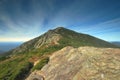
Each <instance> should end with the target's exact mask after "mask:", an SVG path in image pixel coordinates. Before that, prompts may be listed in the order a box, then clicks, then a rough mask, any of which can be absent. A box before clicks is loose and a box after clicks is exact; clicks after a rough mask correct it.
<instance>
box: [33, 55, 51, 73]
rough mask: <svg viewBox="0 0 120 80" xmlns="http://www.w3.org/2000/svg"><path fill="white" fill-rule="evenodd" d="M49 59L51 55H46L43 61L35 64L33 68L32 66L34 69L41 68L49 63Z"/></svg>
mask: <svg viewBox="0 0 120 80" xmlns="http://www.w3.org/2000/svg"><path fill="white" fill-rule="evenodd" d="M48 61H49V57H46V58H44V59H42V60H41V61H39V63H37V65H35V66H34V67H33V68H32V71H34V70H40V69H41V68H42V67H43V66H44V65H45V64H47V63H48Z"/></svg>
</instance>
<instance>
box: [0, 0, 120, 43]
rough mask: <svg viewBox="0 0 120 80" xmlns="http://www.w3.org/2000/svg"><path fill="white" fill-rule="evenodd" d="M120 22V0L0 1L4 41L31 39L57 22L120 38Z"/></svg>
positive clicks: (105, 37)
mask: <svg viewBox="0 0 120 80" xmlns="http://www.w3.org/2000/svg"><path fill="white" fill-rule="evenodd" d="M119 25H120V1H119V0H92V1H91V0H1V1H0V34H2V35H0V41H7V40H11V41H12V40H13V41H27V40H29V39H32V38H34V37H36V36H39V35H41V34H43V33H44V32H46V31H47V30H49V29H53V28H56V27H57V26H63V27H66V28H69V29H73V30H75V31H77V32H82V33H86V34H91V35H93V36H96V37H99V38H101V39H104V40H107V41H112V40H116V41H117V40H119V41H120V38H118V34H119V32H120V27H119ZM108 34H110V35H112V38H110V37H111V36H110V35H108ZM8 38H9V39H8Z"/></svg>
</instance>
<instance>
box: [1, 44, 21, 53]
mask: <svg viewBox="0 0 120 80" xmlns="http://www.w3.org/2000/svg"><path fill="white" fill-rule="evenodd" d="M22 43H23V42H0V53H1V52H7V51H9V50H11V49H14V48H16V47H18V46H20V45H21V44H22Z"/></svg>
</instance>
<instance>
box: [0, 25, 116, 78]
mask: <svg viewBox="0 0 120 80" xmlns="http://www.w3.org/2000/svg"><path fill="white" fill-rule="evenodd" d="M67 46H72V47H74V48H78V47H83V46H89V47H102V48H118V47H117V46H115V45H113V44H111V43H108V42H106V41H103V40H101V39H98V38H95V37H93V36H90V35H87V34H82V33H78V32H75V31H72V30H69V29H66V28H63V27H59V28H56V29H53V30H49V31H48V32H46V33H44V34H42V35H41V36H39V37H37V38H34V39H32V40H30V41H28V42H25V43H23V44H22V45H21V46H19V47H17V48H15V49H13V50H11V51H9V52H8V53H6V54H7V56H3V57H0V62H1V63H0V67H1V68H2V69H1V70H0V79H4V80H6V79H7V80H24V79H25V78H26V75H28V74H30V73H32V72H33V71H35V70H40V69H42V67H43V66H45V65H46V64H47V63H49V60H50V59H49V58H50V56H51V55H52V54H53V53H54V52H56V51H58V50H61V49H62V48H64V47H67ZM8 65H9V66H8Z"/></svg>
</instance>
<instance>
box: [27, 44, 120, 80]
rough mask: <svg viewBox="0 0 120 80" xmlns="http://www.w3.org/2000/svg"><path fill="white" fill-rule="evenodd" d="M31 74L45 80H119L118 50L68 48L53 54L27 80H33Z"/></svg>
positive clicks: (119, 53)
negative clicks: (46, 62) (45, 63)
mask: <svg viewBox="0 0 120 80" xmlns="http://www.w3.org/2000/svg"><path fill="white" fill-rule="evenodd" d="M33 74H36V75H38V76H42V77H44V79H45V80H120V49H115V48H95V47H79V48H73V47H70V46H68V47H65V48H63V49H61V50H59V51H57V52H55V53H53V54H52V56H50V61H49V62H48V64H47V65H45V66H44V67H43V68H42V69H41V70H39V71H35V72H33V73H31V74H30V76H29V77H28V78H27V80H33V79H32V77H33V76H34V77H35V75H33ZM44 79H43V80H44ZM38 80H42V79H38Z"/></svg>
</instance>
